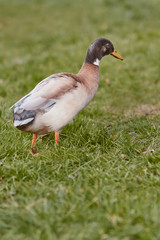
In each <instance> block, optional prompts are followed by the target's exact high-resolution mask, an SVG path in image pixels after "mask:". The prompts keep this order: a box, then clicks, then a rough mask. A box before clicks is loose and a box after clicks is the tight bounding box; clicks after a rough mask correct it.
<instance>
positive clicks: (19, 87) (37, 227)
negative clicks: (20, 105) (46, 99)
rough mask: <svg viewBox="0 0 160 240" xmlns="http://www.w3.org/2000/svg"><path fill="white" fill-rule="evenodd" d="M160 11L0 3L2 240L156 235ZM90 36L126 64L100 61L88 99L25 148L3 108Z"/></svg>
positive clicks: (69, 58)
mask: <svg viewBox="0 0 160 240" xmlns="http://www.w3.org/2000/svg"><path fill="white" fill-rule="evenodd" d="M159 16H160V8H159V1H158V0H152V1H149V0H140V1H139V0H135V1H129V0H123V1H118V0H112V1H111V0H92V1H91V0H89V1H84V0H83V1H80V0H77V1H71V0H69V1H66V0H61V1H57V0H56V1H51V0H46V1H38V0H37V1H36V0H32V1H31V0H29V1H26V0H13V1H9V0H0V62H1V64H0V126H1V138H0V239H2V240H6V239H7V240H8V239H11V240H12V239H16V240H30V239H32V240H40V239H42V240H44V239H47V240H56V239H57V240H75V239H76V240H121V239H123V240H157V239H160V228H159V226H160V218H159V216H160V200H159V199H160V188H159V185H160V147H159V143H160V128H159V126H160V125H159V124H160V119H159V113H160V104H159V92H160V77H159V76H160V70H159V60H160V47H159V39H160V31H159V26H160V18H159ZM98 37H106V38H109V39H110V40H111V41H112V42H113V43H114V45H115V48H116V50H117V51H118V52H119V53H120V54H121V55H122V56H123V57H124V58H125V61H124V62H120V61H118V60H116V59H114V58H112V57H111V56H108V57H106V58H104V59H103V60H102V62H101V65H100V86H99V89H98V92H97V94H96V96H95V98H94V100H93V101H92V102H91V103H90V105H89V106H88V107H87V108H86V109H84V110H83V111H82V112H81V113H80V114H79V115H78V116H77V117H76V118H75V119H74V120H73V121H72V122H71V123H70V124H69V125H68V126H66V127H65V128H64V130H63V132H62V134H61V136H60V138H61V141H60V145H59V146H58V147H56V146H55V144H54V134H50V135H49V136H47V137H45V138H44V141H43V143H40V142H39V141H37V145H36V147H37V148H38V149H40V154H39V155H38V156H37V157H35V156H33V155H31V153H30V152H29V151H28V149H29V147H30V144H31V135H30V134H26V133H23V132H20V131H18V130H17V129H15V128H14V127H13V124H12V113H11V112H10V111H9V110H8V109H9V107H10V106H11V105H13V104H14V103H15V102H16V101H17V98H18V97H22V96H24V95H25V94H27V93H28V92H29V91H30V90H31V89H32V88H33V87H34V86H35V85H36V84H37V83H38V82H39V81H40V80H42V79H43V78H45V77H47V76H49V75H50V74H53V73H57V72H61V71H63V72H73V73H76V72H77V71H78V70H79V68H80V67H81V65H82V62H83V60H84V58H85V54H86V51H87V48H88V46H89V44H90V43H91V42H92V41H94V40H95V39H96V38H98ZM106 79H107V80H106ZM153 150H154V151H153Z"/></svg>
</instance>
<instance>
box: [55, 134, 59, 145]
mask: <svg viewBox="0 0 160 240" xmlns="http://www.w3.org/2000/svg"><path fill="white" fill-rule="evenodd" d="M58 141H59V132H55V144H56V145H58Z"/></svg>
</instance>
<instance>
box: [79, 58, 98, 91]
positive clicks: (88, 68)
mask: <svg viewBox="0 0 160 240" xmlns="http://www.w3.org/2000/svg"><path fill="white" fill-rule="evenodd" d="M77 76H78V77H79V79H80V81H81V82H83V84H84V85H85V86H86V87H87V88H88V89H90V90H91V89H93V91H94V89H97V88H98V84H99V67H98V66H97V65H95V64H90V63H88V62H86V61H85V62H84V63H83V65H82V67H81V69H80V71H79V72H78V74H77Z"/></svg>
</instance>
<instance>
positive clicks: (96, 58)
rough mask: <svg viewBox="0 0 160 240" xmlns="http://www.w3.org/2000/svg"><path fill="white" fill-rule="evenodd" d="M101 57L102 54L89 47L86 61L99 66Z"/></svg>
mask: <svg viewBox="0 0 160 240" xmlns="http://www.w3.org/2000/svg"><path fill="white" fill-rule="evenodd" d="M101 58H102V57H101V56H100V54H98V53H97V52H96V51H91V50H90V48H89V49H88V51H87V56H86V59H85V63H88V64H93V65H96V66H99V63H100V61H101Z"/></svg>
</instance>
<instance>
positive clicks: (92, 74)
mask: <svg viewBox="0 0 160 240" xmlns="http://www.w3.org/2000/svg"><path fill="white" fill-rule="evenodd" d="M106 55H111V56H113V57H115V58H117V59H120V60H123V58H122V57H121V56H120V55H119V54H118V53H117V52H116V51H115V49H114V46H113V44H112V42H111V41H110V40H108V39H106V38H98V39H96V40H95V41H94V42H92V43H91V44H90V46H89V48H88V51H87V54H86V58H85V60H84V62H83V64H82V67H81V68H80V70H79V72H78V73H77V74H73V73H66V72H62V73H57V74H53V75H51V76H49V77H47V78H45V79H44V80H42V81H41V82H39V83H38V84H37V85H36V86H35V88H34V89H33V90H32V91H31V92H29V93H28V94H27V95H26V96H24V97H23V98H21V99H20V100H19V101H18V102H16V103H15V104H14V105H13V106H12V107H11V109H12V110H13V118H14V120H13V124H14V126H15V127H16V128H17V129H19V130H21V131H24V132H27V133H32V134H33V137H32V143H31V151H32V153H33V154H35V153H37V151H36V150H35V148H34V147H35V142H36V139H37V137H38V135H41V136H44V135H48V134H50V133H52V132H54V133H55V144H56V145H58V144H59V134H60V132H61V131H62V129H63V128H64V127H65V126H66V125H67V124H68V123H69V122H71V121H72V119H73V118H74V117H75V116H76V115H77V114H78V113H79V112H80V111H82V110H83V109H84V108H85V107H86V106H87V105H88V104H89V103H90V101H91V100H92V99H93V97H94V95H95V94H96V91H97V89H98V85H99V63H100V61H101V59H102V58H103V57H104V56H106Z"/></svg>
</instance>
